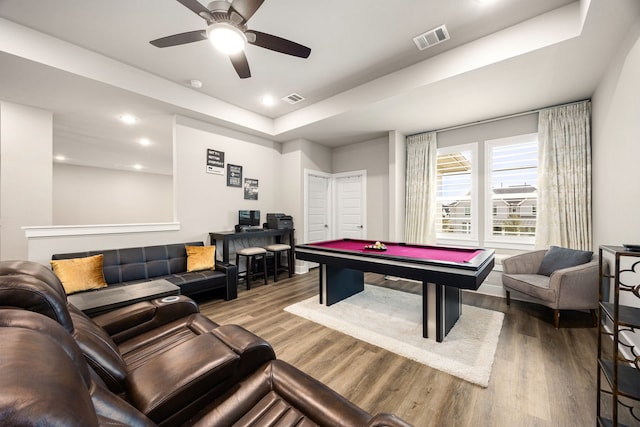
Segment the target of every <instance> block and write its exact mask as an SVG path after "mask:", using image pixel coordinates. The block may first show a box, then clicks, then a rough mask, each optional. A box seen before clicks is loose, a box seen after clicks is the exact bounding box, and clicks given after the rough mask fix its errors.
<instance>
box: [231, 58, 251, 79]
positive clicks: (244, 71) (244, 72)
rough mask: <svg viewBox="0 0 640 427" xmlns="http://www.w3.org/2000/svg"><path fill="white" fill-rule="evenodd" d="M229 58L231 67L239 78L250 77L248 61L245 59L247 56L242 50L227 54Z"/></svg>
mask: <svg viewBox="0 0 640 427" xmlns="http://www.w3.org/2000/svg"><path fill="white" fill-rule="evenodd" d="M229 59H231V64H233V68H235V69H236V73H238V77H240V78H241V79H246V78H249V77H251V70H249V61H247V56H246V55H245V54H244V51H240V52H238V53H234V54H232V55H229Z"/></svg>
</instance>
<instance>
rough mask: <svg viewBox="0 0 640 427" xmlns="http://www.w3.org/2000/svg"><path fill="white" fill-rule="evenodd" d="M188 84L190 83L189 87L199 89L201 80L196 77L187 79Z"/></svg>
mask: <svg viewBox="0 0 640 427" xmlns="http://www.w3.org/2000/svg"><path fill="white" fill-rule="evenodd" d="M189 84H190V85H191V87H193V88H196V89H200V88H201V87H202V82H201V81H200V80H196V79H193V80H189Z"/></svg>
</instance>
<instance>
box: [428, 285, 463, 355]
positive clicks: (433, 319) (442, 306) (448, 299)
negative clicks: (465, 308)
mask: <svg viewBox="0 0 640 427" xmlns="http://www.w3.org/2000/svg"><path fill="white" fill-rule="evenodd" d="M460 296H461V291H460V289H459V288H455V287H451V286H443V285H438V284H433V283H427V282H423V284H422V336H423V337H424V338H429V335H435V337H434V336H431V338H435V340H436V341H437V342H442V341H443V340H444V337H445V336H447V334H448V333H449V331H450V330H451V328H453V325H455V324H456V322H457V321H458V318H460V313H461V298H460ZM430 328H431V334H430V333H429V332H430V331H429V329H430Z"/></svg>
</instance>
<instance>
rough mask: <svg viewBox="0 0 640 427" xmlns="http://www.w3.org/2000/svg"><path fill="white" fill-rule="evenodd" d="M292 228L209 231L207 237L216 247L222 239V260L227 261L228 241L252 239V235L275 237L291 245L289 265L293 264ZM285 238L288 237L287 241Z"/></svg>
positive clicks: (293, 244) (277, 240) (293, 243)
mask: <svg viewBox="0 0 640 427" xmlns="http://www.w3.org/2000/svg"><path fill="white" fill-rule="evenodd" d="M293 236H294V230H293V229H292V228H289V229H285V230H275V229H271V228H265V229H262V230H259V231H255V230H254V231H240V232H235V231H215V232H212V233H209V238H210V239H211V244H212V245H216V247H218V248H219V247H220V246H219V244H218V241H222V261H223V262H229V242H230V241H231V240H240V239H253V238H254V237H275V238H276V242H277V243H285V244H287V245H289V246H291V254H290V256H289V259H288V260H287V261H288V262H289V265H294V263H295V255H294V251H295V249H294V248H295V241H294V237H293ZM285 239H288V240H289V241H288V242H287V241H286V240H285Z"/></svg>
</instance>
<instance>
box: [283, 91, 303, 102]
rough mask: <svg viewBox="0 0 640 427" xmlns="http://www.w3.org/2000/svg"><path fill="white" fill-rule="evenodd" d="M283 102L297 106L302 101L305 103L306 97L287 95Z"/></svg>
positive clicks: (294, 94)
mask: <svg viewBox="0 0 640 427" xmlns="http://www.w3.org/2000/svg"><path fill="white" fill-rule="evenodd" d="M282 100H283V101H286V102H288V103H289V104H297V103H298V102H300V101H304V97H303V96H301V95H298V94H297V93H292V94H291V95H287V96H285V97H284V98H282Z"/></svg>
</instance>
